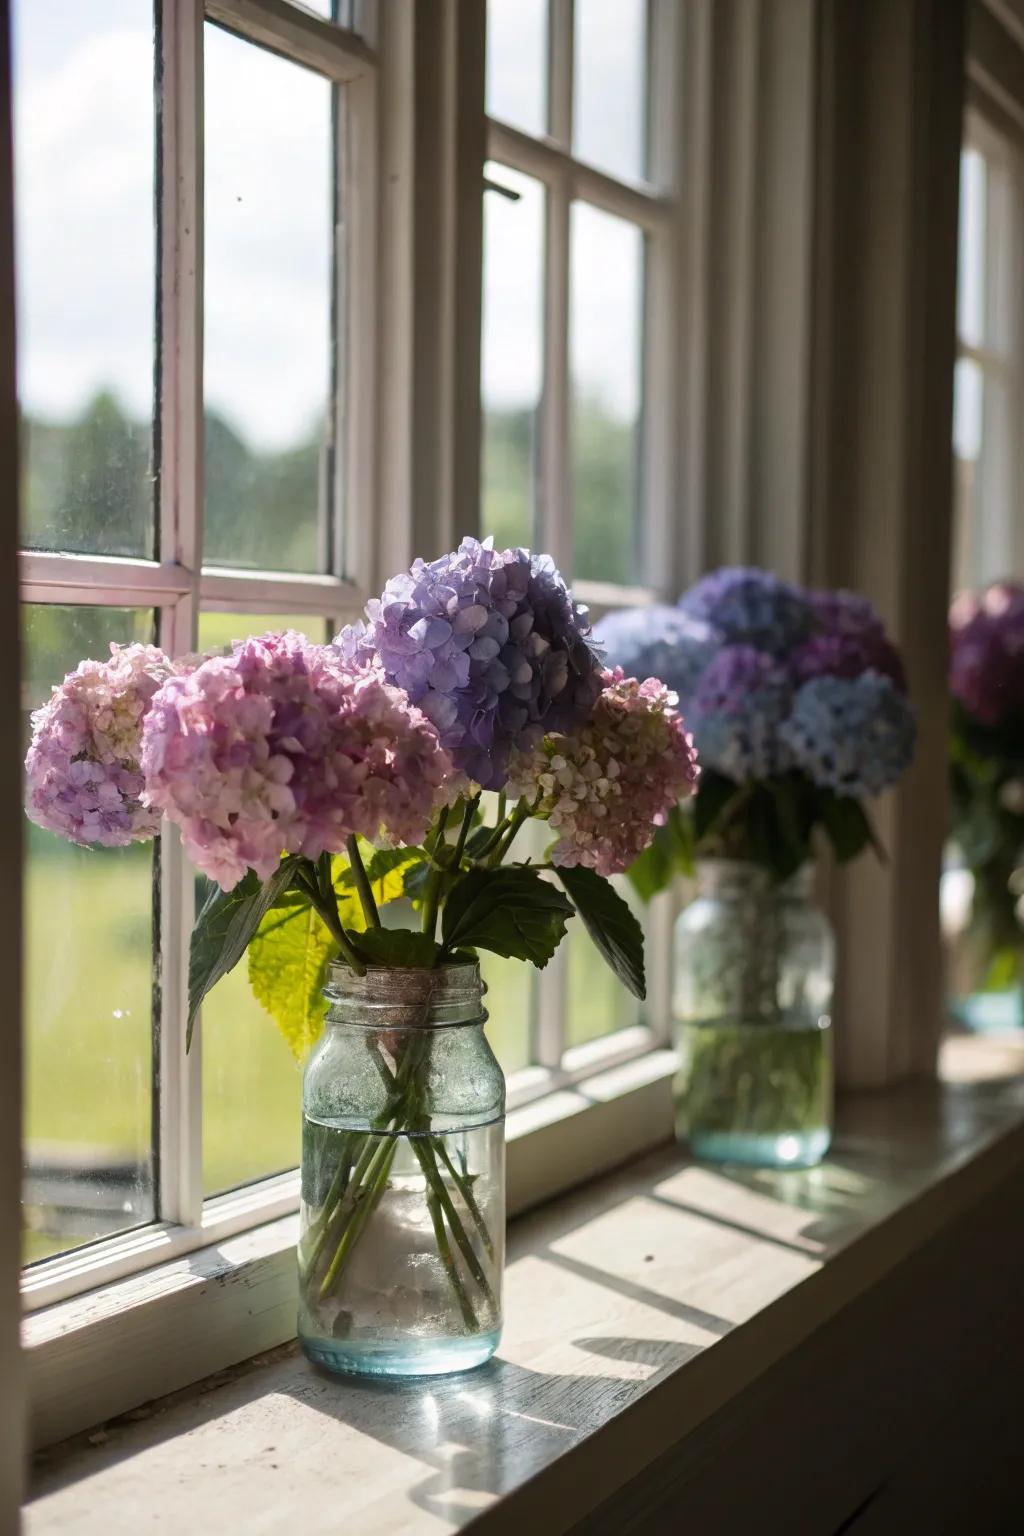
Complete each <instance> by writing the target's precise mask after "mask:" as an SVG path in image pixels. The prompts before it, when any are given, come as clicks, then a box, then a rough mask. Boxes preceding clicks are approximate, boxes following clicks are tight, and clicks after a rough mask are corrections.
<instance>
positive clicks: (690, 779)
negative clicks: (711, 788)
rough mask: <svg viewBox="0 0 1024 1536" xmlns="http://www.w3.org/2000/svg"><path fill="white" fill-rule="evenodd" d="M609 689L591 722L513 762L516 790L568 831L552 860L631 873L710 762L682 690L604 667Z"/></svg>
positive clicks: (559, 829)
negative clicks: (686, 716)
mask: <svg viewBox="0 0 1024 1536" xmlns="http://www.w3.org/2000/svg"><path fill="white" fill-rule="evenodd" d="M602 683H603V690H602V692H601V695H600V697H599V698H598V700H597V703H596V705H595V707H594V710H593V713H592V714H591V716H590V719H589V720H588V721H587V723H586V725H584V726H583V728H582V729H581V730H580V731H579V732H578V733H576V734H574V735H572V736H548V737H546V738H545V740H544V742H543V744H542V745H541V746H540V747H538V748H536V749H535V750H534V751H532V752H529V753H522V754H519V755H518V756H517V757H516V759H515V760H514V763H513V770H512V774H511V776H510V779H509V784H508V789H509V792H510V793H512V794H516V795H520V796H523V797H525V798H526V799H528V800H529V801H530V803H531V804H533V803H534V802H536V806H537V812H538V814H540V815H544V816H546V817H547V818H548V821H549V823H550V825H551V827H552V828H553V829H554V830H555V831H556V832H557V833H558V841H557V843H556V844H555V847H554V848H553V850H552V852H551V859H552V862H553V863H555V864H560V865H563V866H571V865H575V864H584V865H586V866H587V867H588V868H589V869H594V870H596V871H597V873H598V874H600V875H616V874H621V872H622V871H623V870H625V869H628V868H629V866H630V864H632V863H633V861H634V860H635V859H637V858H638V857H639V856H640V854H641V853H643V851H644V849H645V848H646V847H647V846H648V844H649V843H650V841H651V838H652V837H653V835H654V829H655V827H657V826H660V825H661V824H662V823H663V822H664V820H665V817H666V815H667V814H668V812H669V811H670V810H671V808H672V806H674V805H675V804H676V803H677V802H678V801H679V800H682V799H685V798H686V797H687V796H688V795H692V794H693V792H694V790H695V789H696V787H697V779H698V776H699V772H700V770H699V769H698V767H697V754H696V752H695V751H694V747H693V741H692V738H691V737H690V736H689V735H688V734H687V732H686V730H685V728H684V725H683V717H682V715H680V714H679V712H678V710H677V709H675V707H674V706H675V704H676V702H677V699H676V695H675V694H674V693H671V692H670V691H669V690H668V689H667V688H666V687H665V685H664V684H663V683H661V682H659V681H658V679H657V678H654V677H649V678H648V679H647V681H646V682H643V683H641V682H638V681H637V680H636V678H632V677H626V676H625V674H624V673H623V671H622V668H621V667H616V668H615V670H614V671H607V670H606V671H604V672H603V673H602Z"/></svg>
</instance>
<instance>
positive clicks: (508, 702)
mask: <svg viewBox="0 0 1024 1536" xmlns="http://www.w3.org/2000/svg"><path fill="white" fill-rule="evenodd" d="M366 615H367V622H366V623H364V624H359V625H354V626H350V627H349V628H348V629H345V630H343V631H342V633H341V634H340V635H339V636H338V638H337V641H336V642H335V643H336V645H337V646H338V648H339V649H340V651H341V653H342V655H344V656H346V657H348V658H360V659H367V660H374V661H375V662H376V663H377V664H379V665H380V666H381V667H382V668H383V671H384V674H385V676H386V677H387V679H388V681H389V682H392V683H395V684H397V685H398V686H399V687H400V688H403V689H405V691H406V693H407V694H408V695H409V697H410V699H411V700H412V701H413V703H414V704H416V705H418V706H419V708H420V709H422V710H423V712H424V714H425V715H427V716H428V717H429V718H430V719H431V720H432V721H433V722H434V724H435V726H436V727H437V729H438V731H439V733H440V736H441V740H442V742H443V744H444V746H445V748H446V749H447V750H448V751H449V752H450V753H451V756H452V759H453V761H454V762H455V764H456V766H457V767H458V768H460V769H461V770H462V771H463V772H464V773H465V774H466V775H467V776H468V777H469V778H470V779H473V780H475V781H476V782H477V783H478V784H480V785H481V786H482V787H483V788H484V789H500V788H501V787H502V785H503V784H504V783H505V779H506V776H507V773H508V761H509V754H510V752H511V750H512V748H513V747H524V748H525V747H529V746H530V745H532V744H533V743H535V742H536V741H538V740H539V739H540V738H541V737H542V736H543V735H544V734H545V733H546V732H570V731H572V729H573V728H574V726H576V725H578V724H580V723H582V722H583V721H584V720H585V719H586V718H587V717H588V715H589V714H590V711H591V710H592V708H593V706H594V703H595V701H596V699H597V697H598V695H599V693H600V691H601V669H600V662H599V660H598V657H597V655H596V653H595V651H594V650H593V649H592V646H591V643H590V626H589V624H588V622H587V615H586V609H585V608H581V607H579V606H577V604H575V603H574V602H573V600H572V598H571V596H570V594H569V592H568V590H567V588H566V585H565V583H564V581H563V580H562V578H561V576H560V575H559V574H558V571H557V570H556V569H555V566H554V564H553V563H552V561H551V560H550V558H549V557H548V556H546V555H541V556H531V555H530V553H529V551H528V550H525V549H506V550H501V551H499V550H495V549H494V548H493V547H492V544H491V540H490V539H488V540H486V541H485V542H484V543H480V542H479V541H478V540H477V539H463V541H462V543H461V544H460V545H459V547H458V549H457V550H456V551H455V552H454V553H453V554H450V555H444V556H443V557H442V558H441V559H439V560H432V561H429V562H427V561H424V560H417V561H416V562H415V563H414V565H413V566H412V569H411V570H409V571H407V572H403V573H402V574H401V575H399V576H395V577H393V578H392V580H391V581H389V582H388V584H387V586H386V587H385V588H384V591H383V593H382V595H381V597H380V600H379V601H374V602H370V603H368V604H367V607H366Z"/></svg>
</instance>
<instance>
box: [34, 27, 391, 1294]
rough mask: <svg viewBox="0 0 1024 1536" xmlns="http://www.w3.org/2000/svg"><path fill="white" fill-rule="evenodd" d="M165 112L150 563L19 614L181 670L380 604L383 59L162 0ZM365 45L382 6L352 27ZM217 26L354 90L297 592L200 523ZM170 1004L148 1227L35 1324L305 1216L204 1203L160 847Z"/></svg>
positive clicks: (185, 880) (163, 1006)
mask: <svg viewBox="0 0 1024 1536" xmlns="http://www.w3.org/2000/svg"><path fill="white" fill-rule="evenodd" d="M157 14H158V15H159V21H160V24H159V26H158V28H157V37H158V40H159V46H160V48H161V53H162V57H161V61H160V63H161V72H162V102H161V113H160V121H161V142H160V144H159V145H158V146H157V160H158V164H159V166H160V175H159V182H158V184H159V187H160V219H159V241H160V251H159V282H160V306H161V316H162V318H161V335H160V338H159V345H160V378H159V395H160V399H159V411H158V421H159V424H160V425H159V432H160V440H159V443H158V444H157V449H158V452H159V462H160V487H159V498H158V508H159V525H158V529H157V536H158V548H159V551H160V558H159V559H158V560H146V559H125V558H120V557H117V558H114V557H106V556H94V555H71V554H59V553H57V554H51V553H47V552H39V551H23V552H22V553H21V555H20V557H19V559H20V580H21V597H22V600H23V601H25V602H32V603H87V604H90V605H97V606H118V607H139V608H152V609H155V610H156V612H157V616H158V638H159V641H160V643H161V645H163V647H164V648H165V649H166V650H167V651H168V652H169V653H171V654H172V655H183V654H186V653H187V652H189V651H191V650H194V649H195V648H196V644H197V632H198V622H199V615H200V613H201V612H202V611H204V610H214V611H219V612H225V611H226V612H239V613H247V614H254V613H267V614H273V613H281V612H286V613H294V614H308V615H309V616H310V618H311V620H315V619H319V620H321V621H322V622H323V623H324V624H326V623H327V622H328V621H330V622H331V623H333V624H334V625H335V627H340V625H341V624H342V623H343V622H345V621H346V620H349V619H352V618H354V617H356V616H357V615H358V613H359V611H360V610H361V609H362V607H363V605H364V604H365V602H366V601H367V598H368V597H369V595H370V594H371V592H373V591H376V590H379V586H380V582H379V579H378V578H379V551H378V549H376V548H375V547H374V541H373V530H374V529H375V528H376V526H377V521H378V520H377V519H376V518H375V517H373V516H367V509H372V508H374V507H375V506H376V488H375V473H376V465H375V455H376V441H377V418H376V395H375V385H374V370H375V365H376V358H377V356H378V350H379V349H378V343H377V334H376V297H375V284H376V232H377V205H378V197H377V156H376V138H377V99H376V98H377V76H378V70H379V62H378V57H377V54H376V53H375V51H374V50H373V48H372V47H371V46H370V45H369V44H368V42H367V41H366V37H365V36H363V35H357V34H356V33H354V32H352V31H349V30H347V29H346V28H343V27H340V26H338V25H336V24H335V23H333V22H331V21H329V20H327V19H325V18H322V17H318V16H314V15H313V14H312V13H311V12H308V11H306V10H304V9H300V8H299V7H298V6H294V5H291V4H289V3H288V0H205V4H204V3H203V0H162V3H161V4H160V6H159V10H158V12H157ZM360 19H361V20H362V22H363V25H364V27H365V28H366V33H367V35H368V36H370V37H372V36H373V30H372V26H373V20H374V17H373V14H372V7H371V6H369V5H367V4H365V0H364V5H363V11H362V14H361V18H360ZM208 22H215V23H219V24H221V25H223V26H225V27H228V28H229V29H230V30H231V31H232V32H233V33H235V34H236V35H238V36H240V37H242V38H243V39H245V40H247V41H248V42H250V43H252V44H254V45H258V46H262V47H265V48H269V49H270V50H271V51H272V52H274V53H276V54H278V55H280V56H281V57H282V58H285V59H289V60H291V61H292V62H294V63H297V64H301V65H303V66H305V67H306V68H308V69H310V70H312V71H313V72H315V73H316V74H318V75H320V76H322V77H323V78H325V79H327V80H328V81H330V82H331V84H333V85H338V86H343V87H344V105H343V107H342V110H341V111H339V112H338V114H337V120H338V134H339V143H338V146H337V151H338V164H339V167H340V168H341V169H340V173H339V181H340V183H341V188H340V189H339V190H340V191H341V201H342V202H343V208H339V209H338V210H337V212H336V216H335V220H336V226H337V238H338V241H339V249H338V260H337V263H336V267H337V272H338V283H339V289H341V290H342V291H339V293H338V295H337V300H338V312H339V315H340V316H341V317H342V319H341V322H340V323H341V326H342V328H343V332H344V337H345V346H344V348H343V349H340V350H341V355H342V357H343V360H344V362H343V368H342V369H340V370H339V375H338V379H337V392H336V398H335V399H334V400H333V401H332V402H331V412H332V416H333V419H334V422H335V431H336V432H337V434H338V438H339V440H340V441H343V444H344V451H343V452H342V453H340V454H339V455H337V459H338V462H339V463H340V464H341V465H342V466H343V467H342V470H341V474H342V475H343V476H344V478H343V480H342V479H340V478H339V480H338V481H337V482H336V484H335V485H334V487H333V488H332V489H333V497H332V508H340V509H342V515H343V517H344V522H345V527H344V537H343V540H342V541H341V542H342V544H343V549H344V562H345V573H344V574H342V572H341V571H340V570H338V571H336V572H334V573H331V574H323V575H312V574H311V575H303V574H298V575H296V574H292V573H282V572H275V571H250V570H243V569H236V568H225V567H217V566H204V565H203V564H202V561H201V550H202V520H203V433H204V427H203V413H204V394H203V183H202V174H203V172H202V167H203V32H204V27H205V26H206V24H207V23H208ZM159 858H160V887H161V890H160V910H161V933H160V959H161V991H160V1007H159V1015H158V1018H157V1020H156V1023H157V1030H156V1041H157V1045H156V1049H155V1052H154V1062H153V1069H154V1072H155V1074H156V1075H157V1078H158V1082H159V1099H160V1102H159V1108H158V1126H157V1131H156V1145H155V1146H154V1153H155V1160H156V1164H157V1169H156V1173H157V1176H156V1178H155V1180H154V1184H155V1195H156V1201H157V1209H156V1219H155V1220H154V1221H153V1222H151V1223H149V1224H147V1225H145V1226H142V1227H139V1228H137V1229H134V1230H132V1231H128V1232H125V1233H122V1234H118V1235H116V1236H114V1237H112V1238H109V1239H104V1240H101V1241H98V1242H95V1243H90V1244H87V1245H85V1246H83V1247H81V1248H79V1249H76V1250H72V1251H70V1252H68V1253H65V1254H61V1255H58V1256H56V1257H55V1258H53V1259H51V1260H45V1261H43V1262H42V1263H39V1264H36V1265H33V1266H31V1267H30V1268H29V1269H27V1270H26V1271H25V1275H24V1279H23V1285H22V1293H23V1298H24V1302H25V1305H26V1307H28V1308H29V1309H35V1308H37V1307H42V1306H47V1305H49V1304H51V1303H53V1302H56V1301H60V1300H63V1299H65V1298H66V1297H69V1296H72V1295H75V1294H77V1293H79V1292H80V1291H82V1290H84V1289H88V1288H91V1287H94V1286H96V1285H100V1284H103V1283H106V1282H108V1281H110V1280H113V1279H116V1278H119V1277H121V1276H123V1275H124V1274H128V1273H132V1272H133V1271H135V1270H138V1269H141V1268H145V1267H146V1266H148V1265H150V1264H153V1263H155V1262H157V1261H159V1260H160V1259H163V1258H169V1257H172V1256H174V1255H176V1254H180V1253H185V1252H189V1251H191V1250H193V1249H195V1248H198V1247H201V1246H203V1245H204V1244H206V1243H211V1242H217V1241H221V1240H222V1239H224V1238H225V1237H229V1236H231V1235H232V1234H233V1233H235V1232H238V1231H240V1230H243V1229H244V1228H245V1227H247V1226H251V1225H254V1224H255V1223H257V1222H259V1221H269V1220H272V1219H274V1218H275V1217H277V1216H280V1215H282V1214H284V1213H285V1212H287V1211H291V1210H294V1209H295V1208H296V1207H297V1188H296V1184H295V1178H294V1175H291V1174H286V1175H284V1176H281V1177H276V1178H271V1179H265V1180H261V1181H259V1182H258V1183H255V1184H253V1185H251V1186H248V1187H246V1188H244V1189H242V1190H239V1191H235V1192H233V1193H231V1194H229V1195H227V1196H225V1197H223V1198H221V1199H213V1200H204V1198H203V1160H202V1055H203V1047H202V1036H203V1032H202V1029H201V1028H200V1029H198V1030H196V1032H195V1035H194V1038H193V1042H192V1048H191V1050H190V1051H189V1052H188V1054H187V1055H186V1053H185V1051H184V1049H183V1041H184V1022H185V1016H186V1011H187V1008H186V1002H187V995H188V947H189V936H190V934H191V930H192V920H193V916H194V912H193V905H194V902H193V890H194V876H193V872H192V870H191V868H190V866H189V864H188V862H187V860H186V858H185V856H184V852H183V850H182V846H181V841H180V838H179V836H178V834H177V831H176V830H175V829H173V828H166V829H165V830H164V833H163V835H162V837H161V839H160V852H159Z"/></svg>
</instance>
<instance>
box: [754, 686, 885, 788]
mask: <svg viewBox="0 0 1024 1536" xmlns="http://www.w3.org/2000/svg"><path fill="white" fill-rule="evenodd" d="M779 735H780V737H781V739H782V741H783V743H784V745H785V746H786V748H788V751H789V753H790V755H791V761H792V765H793V766H794V767H796V768H800V769H802V770H803V772H804V773H806V774H807V776H808V778H809V779H811V780H812V782H813V783H815V784H818V785H821V786H822V787H827V788H830V789H833V790H835V792H836V793H837V794H839V795H847V796H852V797H853V798H855V799H863V798H865V797H866V796H868V795H877V794H880V793H881V791H882V790H883V789H888V788H890V786H891V785H893V784H895V783H896V781H897V780H898V779H899V778H900V776H901V775H902V774H903V772H904V771H905V769H906V768H907V767H908V766H909V764H910V761H911V759H912V757H913V755H914V739H915V727H914V715H913V711H912V710H911V708H910V704H909V702H908V700H907V698H906V695H905V694H904V693H903V692H902V691H901V690H900V689H899V688H897V687H896V685H895V684H894V683H893V682H892V681H891V680H890V679H889V678H888V677H883V676H882V675H881V674H880V673H878V672H864V673H862V674H861V675H860V676H859V677H853V678H845V677H815V678H812V679H811V680H810V681H809V682H806V683H804V685H803V687H802V688H800V689H798V690H797V693H796V697H795V698H794V700H793V709H792V712H791V714H790V716H789V718H788V719H787V720H786V721H784V722H783V724H782V726H781V727H780V731H779Z"/></svg>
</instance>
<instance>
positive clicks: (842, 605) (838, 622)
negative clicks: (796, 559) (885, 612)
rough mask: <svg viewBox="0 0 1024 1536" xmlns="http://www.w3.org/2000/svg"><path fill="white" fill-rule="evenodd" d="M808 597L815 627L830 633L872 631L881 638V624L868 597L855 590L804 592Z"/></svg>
mask: <svg viewBox="0 0 1024 1536" xmlns="http://www.w3.org/2000/svg"><path fill="white" fill-rule="evenodd" d="M807 598H808V601H809V603H810V605H811V611H812V613H813V615H814V618H815V621H816V624H817V627H818V629H820V630H822V631H824V632H825V633H826V634H832V635H858V636H865V635H875V636H878V637H879V638H881V637H882V636H883V635H884V634H885V626H884V625H883V623H882V620H881V619H880V617H879V615H878V610H877V609H876V608H875V605H874V603H872V602H871V601H870V599H869V598H866V597H862V596H861V594H860V593H859V592H847V591H845V590H844V589H843V588H839V589H837V590H835V591H822V592H808V594H807Z"/></svg>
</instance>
